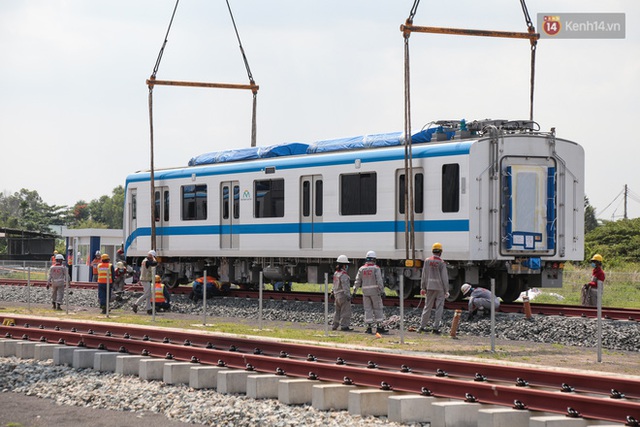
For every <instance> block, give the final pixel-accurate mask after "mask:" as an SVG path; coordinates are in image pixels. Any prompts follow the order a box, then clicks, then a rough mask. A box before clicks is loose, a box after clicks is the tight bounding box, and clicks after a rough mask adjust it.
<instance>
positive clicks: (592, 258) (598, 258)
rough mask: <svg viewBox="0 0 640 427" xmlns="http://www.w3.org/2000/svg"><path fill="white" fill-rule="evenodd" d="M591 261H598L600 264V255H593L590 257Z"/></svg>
mask: <svg viewBox="0 0 640 427" xmlns="http://www.w3.org/2000/svg"><path fill="white" fill-rule="evenodd" d="M591 261H598V262H602V255H600V254H595V255H594V256H593V257H591Z"/></svg>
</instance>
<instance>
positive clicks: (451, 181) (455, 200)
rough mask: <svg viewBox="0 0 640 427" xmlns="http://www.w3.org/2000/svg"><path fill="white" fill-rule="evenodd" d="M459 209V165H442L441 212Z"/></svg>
mask: <svg viewBox="0 0 640 427" xmlns="http://www.w3.org/2000/svg"><path fill="white" fill-rule="evenodd" d="M459 210H460V165H459V164H457V163H450V164H446V165H442V212H458V211H459Z"/></svg>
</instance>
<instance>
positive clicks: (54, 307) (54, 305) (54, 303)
mask: <svg viewBox="0 0 640 427" xmlns="http://www.w3.org/2000/svg"><path fill="white" fill-rule="evenodd" d="M52 304H53V309H54V310H55V309H56V302H55V301H53V303H52Z"/></svg>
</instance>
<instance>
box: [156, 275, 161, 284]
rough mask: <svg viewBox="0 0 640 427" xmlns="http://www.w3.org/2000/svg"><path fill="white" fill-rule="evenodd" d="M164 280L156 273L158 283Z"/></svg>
mask: <svg viewBox="0 0 640 427" xmlns="http://www.w3.org/2000/svg"><path fill="white" fill-rule="evenodd" d="M158 282H162V277H160V276H159V275H157V274H156V283H158Z"/></svg>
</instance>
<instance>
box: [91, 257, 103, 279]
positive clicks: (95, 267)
mask: <svg viewBox="0 0 640 427" xmlns="http://www.w3.org/2000/svg"><path fill="white" fill-rule="evenodd" d="M100 262H101V261H100V258H94V259H93V261H91V268H93V275H94V276H95V275H97V274H98V264H100Z"/></svg>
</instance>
